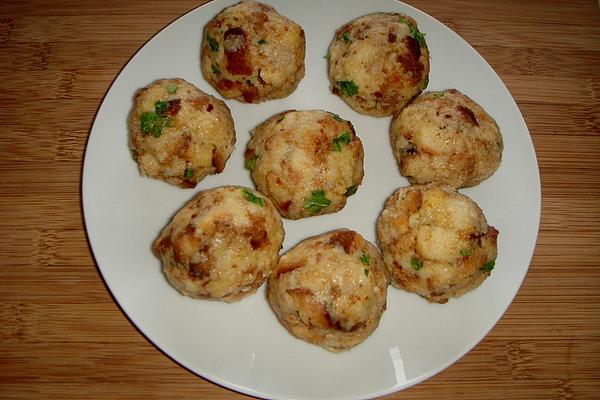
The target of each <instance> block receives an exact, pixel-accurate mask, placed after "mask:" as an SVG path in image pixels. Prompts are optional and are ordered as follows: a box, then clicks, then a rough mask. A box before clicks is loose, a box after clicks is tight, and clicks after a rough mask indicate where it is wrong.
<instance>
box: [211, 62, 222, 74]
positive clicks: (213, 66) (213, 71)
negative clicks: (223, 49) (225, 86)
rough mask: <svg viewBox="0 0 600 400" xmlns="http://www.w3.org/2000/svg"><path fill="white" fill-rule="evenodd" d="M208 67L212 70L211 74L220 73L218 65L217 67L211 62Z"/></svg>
mask: <svg viewBox="0 0 600 400" xmlns="http://www.w3.org/2000/svg"><path fill="white" fill-rule="evenodd" d="M210 69H211V71H212V73H213V74H220V73H221V71H219V67H217V66H216V65H215V64H211V65H210Z"/></svg>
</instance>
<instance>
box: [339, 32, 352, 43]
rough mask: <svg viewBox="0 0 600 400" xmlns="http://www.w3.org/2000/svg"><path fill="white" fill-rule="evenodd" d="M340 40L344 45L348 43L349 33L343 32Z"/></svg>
mask: <svg viewBox="0 0 600 400" xmlns="http://www.w3.org/2000/svg"><path fill="white" fill-rule="evenodd" d="M341 37H342V40H343V41H344V42H346V43H348V42H349V41H350V32H344V33H342V36H341Z"/></svg>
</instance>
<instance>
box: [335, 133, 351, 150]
mask: <svg viewBox="0 0 600 400" xmlns="http://www.w3.org/2000/svg"><path fill="white" fill-rule="evenodd" d="M351 139H352V137H351V136H350V132H344V133H342V134H341V135H340V136H338V137H336V138H334V139H333V151H342V144H349V143H350V140H351Z"/></svg>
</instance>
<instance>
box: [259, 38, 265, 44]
mask: <svg viewBox="0 0 600 400" xmlns="http://www.w3.org/2000/svg"><path fill="white" fill-rule="evenodd" d="M265 43H267V41H266V40H265V39H260V40H259V41H258V44H265Z"/></svg>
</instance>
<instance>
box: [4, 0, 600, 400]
mask: <svg viewBox="0 0 600 400" xmlns="http://www.w3.org/2000/svg"><path fill="white" fill-rule="evenodd" d="M409 2H410V3H411V4H412V5H413V6H415V7H417V8H419V9H421V10H423V11H425V12H427V13H428V14H430V15H432V16H433V17H435V18H437V19H438V20H440V21H442V22H444V23H445V24H447V25H448V26H449V27H451V28H452V29H453V30H455V31H456V32H457V33H459V34H460V35H461V36H462V37H464V38H465V39H466V40H467V41H468V42H469V43H470V44H471V45H473V46H474V47H475V48H476V49H477V50H478V51H479V52H480V53H481V54H482V55H483V56H484V57H485V58H486V59H487V60H488V62H489V63H490V64H491V65H492V67H493V68H494V69H495V70H496V71H497V72H498V74H499V75H500V76H501V78H502V79H503V81H504V82H505V83H506V85H507V86H508V88H509V89H510V91H511V93H512V94H513V96H514V97H515V99H516V101H517V103H518V105H519V107H520V109H521V111H522V113H523V115H524V117H525V120H526V122H527V125H528V127H529V129H530V132H531V136H532V139H533V142H534V144H535V148H536V152H537V157H538V162H539V166H540V173H541V181H542V193H543V206H542V222H541V227H540V234H539V238H538V243H537V247H536V251H535V255H534V257H533V260H532V263H531V267H530V269H529V272H528V274H527V277H526V278H525V281H524V283H523V286H522V287H521V289H520V291H519V293H518V295H517V297H516V298H515V301H514V303H513V304H512V305H511V306H510V308H509V309H508V312H507V313H506V314H505V315H504V317H503V318H502V319H501V320H500V322H499V323H498V325H497V326H496V327H495V328H494V329H493V330H492V331H491V332H490V334H489V335H488V336H487V337H486V338H485V339H484V340H483V341H482V342H481V343H480V344H479V345H477V346H476V347H475V348H474V349H473V350H472V351H471V352H469V353H468V354H467V355H466V356H464V357H463V358H462V359H461V360H460V361H459V362H457V363H456V364H454V365H453V366H451V367H450V368H448V369H446V370H445V371H443V372H441V373H440V374H438V375H437V376H435V377H433V378H432V379H429V380H428V381H426V382H424V383H421V384H419V385H416V386H414V387H412V388H410V389H408V390H405V391H403V392H400V393H396V394H392V395H390V396H388V397H386V398H388V399H449V398H461V399H592V398H596V399H597V398H600V218H599V217H600V11H599V8H598V3H597V2H596V1H592V0H588V1H571V0H568V1H542V0H510V1H498V2H497V1H476V0H446V1H439V2H430V1H425V0H411V1H409ZM201 3H203V1H188V0H168V1H166V0H159V1H156V0H146V1H143V2H142V1H132V0H120V1H110V0H86V1H72V0H53V1H42V0H38V1H33V0H3V1H2V2H1V3H0V125H1V126H2V129H1V130H0V132H1V134H0V196H1V198H0V200H1V201H0V209H1V214H0V218H1V219H2V222H1V223H0V243H1V246H0V266H1V268H0V310H1V311H0V322H1V323H0V398H3V399H13V398H43V399H64V398H123V399H137V398H139V399H149V398H210V399H240V398H245V396H243V395H240V394H238V393H235V392H232V391H229V390H227V389H224V388H222V387H219V386H217V385H215V384H213V383H210V382H208V381H206V380H204V379H202V378H200V377H198V376H196V375H194V374H193V373H191V372H189V371H187V370H186V369H184V368H183V367H181V366H179V365H178V364H177V363H175V362H174V361H172V360H171V359H169V358H168V357H167V356H165V355H164V354H163V353H161V351H160V350H158V349H157V348H156V347H154V346H153V345H152V344H151V343H150V342H148V341H147V340H146V339H145V338H144V337H143V336H142V335H141V334H140V333H139V332H138V331H137V330H136V328H135V327H134V326H133V325H132V324H131V323H130V322H129V320H128V319H127V318H126V317H125V315H124V314H123V313H122V312H121V310H120V309H119V307H118V306H117V305H116V303H115V302H114V301H113V298H112V297H111V295H110V293H109V291H108V290H107V288H106V286H105V285H104V283H103V281H102V278H101V277H100V275H99V272H98V269H97V267H96V265H95V263H94V259H93V257H92V254H91V252H90V248H89V245H88V242H87V239H86V233H85V230H84V221H83V217H82V211H81V189H80V185H81V171H82V165H83V155H84V149H85V145H86V140H87V137H88V135H89V132H90V127H91V124H92V121H93V119H94V116H95V113H96V111H97V109H98V107H99V105H100V102H101V101H102V98H103V96H104V94H105V93H106V91H107V90H108V88H109V86H110V84H111V82H112V81H113V79H115V77H116V76H117V74H118V73H119V70H120V69H121V68H122V67H123V66H124V65H125V64H126V63H127V61H128V60H129V59H130V57H131V56H132V55H133V54H134V53H135V52H136V50H137V49H139V48H140V46H142V45H143V44H144V43H145V42H146V41H147V40H148V39H149V38H151V37H152V35H153V34H155V33H156V32H157V31H159V30H160V29H161V28H162V27H164V26H165V25H166V24H168V23H169V22H171V21H173V20H174V19H175V18H177V17H178V16H180V15H182V14H183V13H185V12H187V11H189V10H191V9H193V8H194V7H196V6H198V5H200V4H201Z"/></svg>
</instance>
